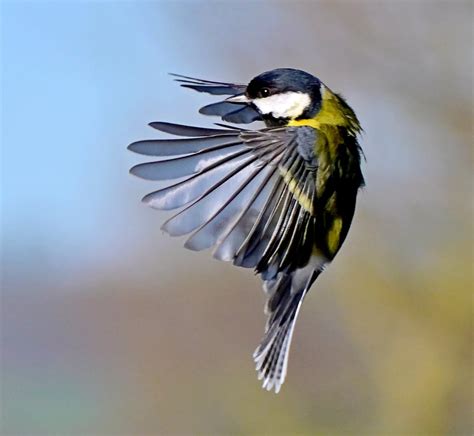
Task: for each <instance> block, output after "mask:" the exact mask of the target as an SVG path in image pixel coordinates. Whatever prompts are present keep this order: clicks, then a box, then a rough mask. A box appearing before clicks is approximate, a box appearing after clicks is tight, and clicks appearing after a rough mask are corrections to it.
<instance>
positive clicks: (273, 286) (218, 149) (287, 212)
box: [128, 68, 364, 393]
mask: <svg viewBox="0 0 474 436" xmlns="http://www.w3.org/2000/svg"><path fill="white" fill-rule="evenodd" d="M172 76H174V79H175V80H176V81H177V82H178V83H179V84H180V86H182V87H184V88H188V89H191V90H194V91H197V92H201V93H207V94H210V95H211V96H219V101H216V102H214V103H211V104H208V105H206V106H204V107H202V108H201V109H199V112H200V113H201V114H203V115H209V116H217V117H220V119H221V121H223V122H217V123H215V127H212V128H208V127H197V126H189V125H183V124H175V123H170V122H164V121H157V122H152V123H149V125H150V126H151V127H152V128H154V129H156V130H158V131H161V132H164V133H166V134H168V135H172V136H173V137H172V138H170V137H166V138H162V139H147V140H140V141H136V142H133V143H132V144H130V145H129V146H128V149H129V150H131V151H133V152H136V153H139V154H141V155H145V156H153V157H158V158H159V159H158V160H154V161H151V162H144V163H140V164H138V165H135V166H134V167H133V168H131V170H130V172H131V173H132V174H134V175H135V176H138V177H140V178H143V179H147V180H156V181H158V180H173V179H178V181H175V182H171V184H169V185H167V186H165V187H163V188H161V189H158V190H156V191H154V192H152V193H150V194H148V195H146V196H145V197H144V198H143V202H144V203H146V204H147V205H149V206H151V207H152V208H155V209H159V210H174V209H178V212H177V213H176V214H175V215H173V216H172V217H171V218H169V219H168V220H167V221H165V222H164V224H163V226H162V229H163V230H164V231H165V232H167V233H168V234H169V235H171V236H182V235H189V236H188V239H187V240H186V242H185V247H186V248H188V249H190V250H194V251H201V250H205V249H212V254H213V256H214V257H215V258H217V259H220V260H223V261H229V262H232V263H233V264H234V265H236V266H240V267H244V268H253V269H254V271H255V273H256V274H257V275H258V276H259V277H260V278H261V280H262V281H263V290H264V292H265V294H266V304H265V314H266V316H267V321H266V326H265V333H264V335H263V338H262V340H261V342H260V343H259V345H258V347H257V349H256V350H255V352H254V354H253V359H254V362H255V365H256V371H257V374H258V378H259V380H262V383H263V388H265V389H266V390H268V391H271V390H274V391H275V392H276V393H278V392H279V391H280V389H281V386H282V384H283V382H284V381H285V377H286V374H287V368H288V356H289V351H290V346H291V340H292V336H293V331H294V327H295V321H296V318H297V316H298V313H299V311H300V308H301V304H302V302H303V299H304V298H305V297H306V295H307V294H308V291H309V290H310V288H311V286H312V285H313V283H314V282H315V280H316V279H317V277H318V276H319V275H320V274H321V273H322V271H323V270H324V269H325V268H326V266H327V265H329V264H330V262H331V261H332V260H333V259H334V257H335V256H336V254H337V253H338V251H339V249H340V248H341V245H342V244H343V242H344V240H345V239H346V236H347V233H348V231H349V227H350V225H351V222H352V218H353V215H354V211H355V206H356V197H357V195H358V192H359V190H360V189H361V188H362V187H363V186H364V177H363V174H362V170H361V161H362V159H363V158H364V154H363V151H362V148H361V146H360V145H359V138H360V136H361V134H362V128H361V125H360V122H359V120H358V119H357V117H356V115H355V112H354V111H353V110H352V109H351V107H350V106H349V105H348V103H347V102H346V100H345V99H344V98H343V97H342V96H341V95H340V94H337V93H335V92H333V91H332V90H331V89H330V88H329V87H328V86H326V85H325V84H324V83H323V82H322V81H320V80H319V79H318V78H317V77H316V76H314V75H312V74H310V73H307V72H305V71H302V70H298V69H293V68H278V69H273V70H271V71H266V72H264V73H262V74H259V75H257V76H256V77H254V78H253V79H252V80H250V82H248V84H239V83H227V82H218V81H211V80H204V79H197V78H193V77H189V76H183V75H179V74H172ZM222 96H224V97H222ZM254 122H260V123H262V122H263V123H264V126H262V125H261V124H260V127H261V128H250V127H253V126H254V124H253V123H254ZM229 123H230V124H229ZM239 124H240V125H242V124H247V125H248V124H252V126H248V127H249V128H243V127H241V126H237V125H239Z"/></svg>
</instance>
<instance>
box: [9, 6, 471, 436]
mask: <svg viewBox="0 0 474 436" xmlns="http://www.w3.org/2000/svg"><path fill="white" fill-rule="evenodd" d="M1 15H2V125H3V127H2V184H1V187H2V301H1V302H2V306H1V322H2V354H1V364H2V381H1V383H2V385H1V391H2V418H1V421H2V432H3V433H2V434H5V435H27V434H28V435H53V434H55V435H57V434H64V435H79V434H81V435H119V434H123V435H145V434H147V435H187V434H202V435H214V434H215V435H217V434H219V435H231V434H245V435H251V434H256V435H257V434H272V435H276V434H282V435H292V434H308V435H310V434H311V435H316V434H321V435H344V434H354V435H369V434H374V435H385V434H387V435H388V434H390V435H438V434H439V435H468V434H472V432H473V423H472V418H471V413H472V409H473V395H472V393H473V392H472V387H473V378H472V363H473V362H472V327H473V322H472V321H473V317H472V315H473V312H472V308H473V307H472V297H471V296H472V285H473V270H472V265H473V246H474V245H473V243H474V241H473V226H472V222H473V221H472V220H473V184H472V182H473V179H472V168H473V152H472V128H471V123H472V115H473V113H472V112H473V111H472V108H473V106H472V97H473V96H472V90H473V88H472V72H473V56H472V49H473V47H472V37H473V34H472V33H473V32H472V19H473V3H472V2H470V1H466V2H461V1H455V0H453V1H435V2H428V1H426V2H425V1H395V0H394V1H386V2H382V1H342V2H335V1H325V2H316V1H315V2H311V1H307V2H304V1H287V2H273V1H255V2H251V1H241V2H237V1H234V2H225V1H217V2H213V1H169V2H166V1H155V2H141V1H135V2H122V1H96V2H94V1H87V2H83V1H75V2H74V1H71V2H42V1H35V2H21V1H6V2H3V3H2V14H1ZM276 67H295V68H301V69H304V70H307V71H309V72H312V73H314V74H315V75H317V76H318V77H320V78H321V79H322V80H323V81H324V82H325V83H326V84H327V85H328V86H329V87H331V88H333V89H334V90H336V91H338V92H341V93H342V94H343V95H344V96H345V97H346V98H347V99H348V101H349V103H350V104H351V105H352V107H353V108H354V109H355V111H356V113H357V114H358V116H359V118H360V120H361V122H362V124H363V127H364V129H365V134H364V136H363V138H362V145H363V148H364V151H365V154H366V156H367V163H366V164H364V167H363V170H364V173H365V176H366V182H367V187H366V189H365V190H364V191H363V192H362V193H361V195H360V196H359V203H358V207H357V212H356V216H355V219H354V223H353V226H352V229H351V232H350V234H349V237H348V239H347V241H346V243H345V246H344V248H343V249H342V251H341V253H340V254H339V256H338V257H337V259H336V260H335V261H334V263H333V264H332V265H331V267H330V268H329V269H328V270H327V272H326V273H325V274H323V276H322V277H321V278H320V279H319V280H318V282H317V284H316V285H315V286H314V287H313V290H312V292H311V294H310V295H309V296H308V298H307V299H306V301H305V304H304V305H303V309H302V311H301V314H300V317H299V320H298V323H297V328H296V332H295V336H294V341H293V346H292V353H291V358H290V364H289V374H288V378H287V381H286V383H285V385H284V386H283V389H282V391H281V392H280V394H279V395H274V394H273V393H268V392H266V391H264V390H262V389H261V388H260V382H258V381H257V379H256V374H255V372H254V365H253V362H252V359H251V354H252V352H253V350H254V349H255V347H256V346H257V344H258V342H259V340H260V338H261V336H262V334H263V328H264V315H263V312H262V309H263V304H264V295H263V292H262V291H261V285H260V280H259V279H258V277H255V276H254V275H253V273H252V271H249V270H244V269H237V268H235V267H232V266H231V265H229V264H226V263H221V262H218V261H215V260H213V259H212V258H211V256H209V255H208V254H207V253H193V252H189V251H187V250H185V249H183V248H182V246H181V245H182V241H180V240H176V239H171V238H169V237H168V236H166V235H164V234H162V232H161V231H160V230H159V226H160V224H161V223H162V222H163V220H164V219H165V218H166V216H167V215H166V214H165V213H161V212H158V211H154V210H152V209H149V208H147V207H146V206H145V205H143V204H141V203H140V198H141V197H142V196H143V195H144V194H146V193H148V192H150V191H151V190H153V189H154V188H155V187H156V185H154V184H153V182H146V181H143V180H139V179H136V178H133V177H132V176H130V175H129V174H128V169H129V168H130V167H131V166H132V165H134V164H135V163H137V162H141V161H143V159H141V158H140V156H137V155H133V154H132V153H130V152H127V150H126V146H127V145H128V144H129V143H130V142H132V141H135V140H138V139H145V138H153V137H156V136H157V132H154V131H153V130H152V129H150V128H149V127H147V123H148V122H150V121H154V120H164V121H174V122H181V123H191V124H198V125H204V126H210V125H212V122H214V121H217V120H214V119H210V118H206V117H202V116H200V115H198V114H197V111H196V110H197V109H198V108H199V107H200V106H201V105H204V104H206V103H209V102H211V101H213V97H212V96H208V95H201V94H198V93H194V92H192V91H189V90H185V89H182V88H179V87H178V86H177V85H176V84H175V83H173V81H172V80H171V78H170V77H169V76H168V75H167V73H168V72H177V73H182V74H187V75H191V76H196V77H202V78H208V79H211V80H222V81H236V82H244V83H245V82H247V81H248V80H249V79H250V78H252V77H253V76H255V75H256V74H258V73H260V72H262V71H265V70H269V69H272V68H276Z"/></svg>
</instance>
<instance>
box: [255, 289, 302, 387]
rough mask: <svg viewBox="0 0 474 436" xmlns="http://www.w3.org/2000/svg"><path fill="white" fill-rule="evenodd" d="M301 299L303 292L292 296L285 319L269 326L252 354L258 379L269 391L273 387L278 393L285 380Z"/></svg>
mask: <svg viewBox="0 0 474 436" xmlns="http://www.w3.org/2000/svg"><path fill="white" fill-rule="evenodd" d="M302 300H303V293H299V294H297V295H294V296H293V298H292V302H291V305H290V307H289V308H288V311H289V312H285V314H286V315H287V316H286V317H285V318H286V319H284V320H282V323H281V324H280V323H279V322H278V323H274V324H273V325H272V326H271V327H270V329H269V330H268V331H267V333H266V334H265V337H264V339H263V341H262V343H261V345H260V346H259V347H258V348H257V349H256V350H255V353H254V355H253V357H254V360H255V363H256V370H257V373H258V379H259V380H262V379H263V387H264V388H265V389H267V390H269V391H270V390H272V389H275V392H276V393H278V392H279V391H280V388H281V385H282V384H283V382H284V380H285V376H286V370H287V367H288V356H289V351H290V345H291V337H292V335H293V329H294V326H295V321H296V317H297V315H298V311H299V308H300V306H301V302H302Z"/></svg>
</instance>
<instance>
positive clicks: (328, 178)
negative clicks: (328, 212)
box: [314, 126, 350, 198]
mask: <svg viewBox="0 0 474 436" xmlns="http://www.w3.org/2000/svg"><path fill="white" fill-rule="evenodd" d="M346 148H347V145H346V143H345V138H344V136H343V135H342V134H341V132H340V129H338V128H336V127H334V126H322V127H321V129H320V134H319V135H318V136H317V138H316V141H315V144H314V154H315V156H317V167H318V170H317V172H316V197H317V198H321V197H323V196H324V194H325V192H326V191H328V190H330V191H334V190H335V188H336V186H334V184H335V182H336V181H339V180H340V179H341V178H343V177H344V172H345V171H349V170H350V169H349V168H347V167H346V166H347V165H344V163H343V162H342V161H343V160H344V159H343V156H344V155H346V154H347V149H346ZM345 167H346V168H345Z"/></svg>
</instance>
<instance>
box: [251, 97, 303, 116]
mask: <svg viewBox="0 0 474 436" xmlns="http://www.w3.org/2000/svg"><path fill="white" fill-rule="evenodd" d="M252 103H253V104H254V105H255V106H257V108H258V110H259V111H260V113H262V114H264V115H267V114H271V115H272V116H273V117H274V118H298V117H299V116H301V115H302V114H303V112H304V111H305V109H307V108H308V107H309V105H310V104H311V98H310V97H309V95H308V94H305V93H304V92H294V91H289V92H285V93H282V94H275V95H271V96H270V97H263V98H256V99H254V100H253V101H252Z"/></svg>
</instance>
